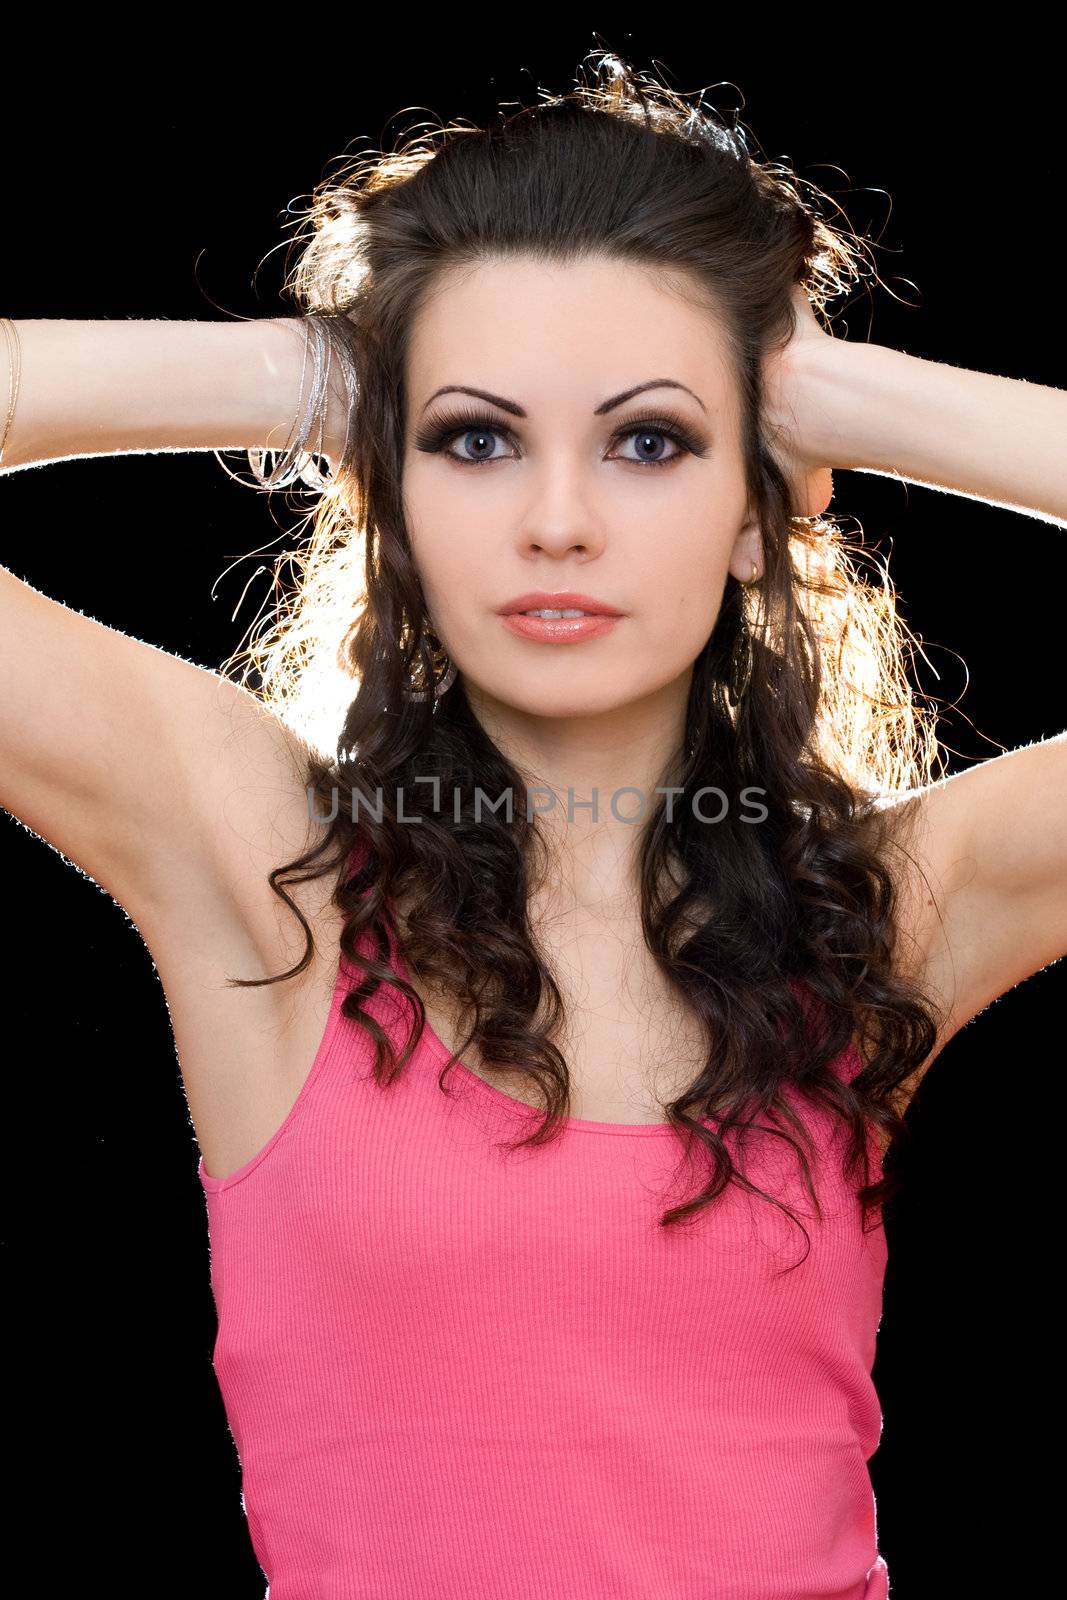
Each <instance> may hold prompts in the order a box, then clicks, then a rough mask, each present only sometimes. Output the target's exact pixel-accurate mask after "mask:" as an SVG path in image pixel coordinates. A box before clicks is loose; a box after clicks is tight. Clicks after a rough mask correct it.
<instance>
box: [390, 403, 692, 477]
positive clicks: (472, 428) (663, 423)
mask: <svg viewBox="0 0 1067 1600" xmlns="http://www.w3.org/2000/svg"><path fill="white" fill-rule="evenodd" d="M468 433H470V434H476V435H479V436H480V437H483V438H484V437H488V438H491V439H492V438H508V439H514V434H513V433H512V430H511V429H510V428H508V427H506V426H504V425H502V424H500V423H497V422H495V421H494V420H493V418H492V417H490V416H486V415H483V414H481V413H477V414H476V413H472V412H464V413H457V414H454V415H452V416H448V417H438V418H432V419H431V420H430V421H429V422H428V423H427V424H426V425H425V427H424V428H422V429H421V430H420V431H419V432H418V433H417V434H416V437H415V448H416V449H417V450H426V451H429V452H431V453H435V454H436V453H438V452H443V453H444V454H445V455H447V456H448V457H449V458H450V460H452V461H455V462H457V463H458V465H459V466H461V467H481V466H488V465H490V463H492V462H494V461H506V460H508V459H509V458H508V457H507V456H492V455H489V456H482V457H481V459H474V458H471V457H468V456H461V455H457V454H456V453H455V452H454V451H453V450H451V449H448V450H446V449H445V446H446V445H450V444H451V443H452V440H453V439H457V438H459V437H460V436H461V435H463V434H468ZM634 437H636V438H639V439H644V438H647V437H651V438H662V439H669V440H670V441H671V443H672V444H673V445H675V446H676V448H675V451H674V453H673V455H669V456H666V457H664V458H663V459H660V460H647V459H645V460H641V459H640V458H634V457H630V458H628V459H629V461H630V464H631V465H632V466H638V467H669V466H671V465H673V463H674V462H675V461H677V460H679V459H680V458H681V456H682V455H683V454H689V455H695V456H703V455H706V453H707V452H706V450H705V447H704V446H703V444H702V443H701V441H700V440H699V439H698V438H696V437H695V436H694V434H693V433H692V432H691V431H690V429H689V428H688V427H687V425H686V423H685V422H684V421H683V420H682V418H681V417H677V416H658V417H642V418H641V420H640V421H638V422H630V423H627V425H626V426H625V427H624V428H620V429H618V430H617V431H616V433H615V434H613V436H612V444H613V445H614V444H616V443H617V442H618V441H620V440H623V439H630V438H634Z"/></svg>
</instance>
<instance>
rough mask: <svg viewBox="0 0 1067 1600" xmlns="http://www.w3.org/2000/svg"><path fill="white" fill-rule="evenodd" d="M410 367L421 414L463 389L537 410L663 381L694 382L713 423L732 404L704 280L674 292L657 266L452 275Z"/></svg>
mask: <svg viewBox="0 0 1067 1600" xmlns="http://www.w3.org/2000/svg"><path fill="white" fill-rule="evenodd" d="M407 366H408V373H407V376H408V385H407V387H408V393H409V396H410V399H411V402H412V404H413V405H414V406H415V407H416V408H419V407H421V406H422V405H423V404H424V403H425V401H426V400H427V399H428V398H429V396H430V395H432V394H433V393H434V391H435V390H436V389H438V388H440V387H442V386H443V385H445V384H452V383H455V384H471V385H475V386H477V387H479V388H483V389H487V390H492V391H493V392H495V393H497V394H502V395H510V396H513V397H514V398H515V399H516V400H518V401H519V402H520V403H521V404H522V405H524V406H526V407H527V408H530V409H536V408H537V407H538V406H539V405H546V404H552V405H556V404H559V403H563V402H565V401H568V400H569V401H570V403H571V404H574V403H577V404H579V405H580V406H581V407H583V408H584V407H586V405H587V402H588V404H589V406H590V407H591V406H592V405H595V404H596V403H598V402H599V401H600V400H601V399H603V398H604V396H606V395H608V394H614V393H616V392H621V391H622V390H623V389H625V388H627V387H631V386H633V385H634V384H637V383H641V382H642V381H644V380H646V379H648V378H653V377H671V378H674V379H676V380H677V381H678V382H680V383H684V384H686V385H688V387H689V388H691V389H693V390H694V391H695V392H696V393H697V394H698V395H699V396H700V397H701V399H702V400H703V401H704V404H705V406H706V407H707V410H708V414H709V416H710V415H714V414H716V413H719V414H721V413H722V412H723V411H724V410H726V409H729V407H730V401H731V390H732V384H731V381H730V373H729V367H728V364H727V361H726V346H725V342H724V340H723V337H722V333H721V329H720V326H719V324H718V322H717V319H716V317H715V314H714V312H713V311H712V310H711V309H710V307H708V306H707V305H706V304H701V303H699V297H698V288H697V285H696V284H695V283H684V282H683V283H681V284H680V285H678V286H677V287H672V286H670V285H669V284H668V283H667V281H666V280H665V278H664V276H663V274H662V273H657V272H656V271H655V270H654V269H652V268H646V267H642V266H638V265H637V264H635V263H633V262H627V261H607V260H605V259H603V258H602V257H593V258H586V259H583V260H581V261H576V262H568V263H567V264H566V265H562V264H559V263H545V262H542V261H537V260H534V259H532V258H530V257H527V256H522V257H515V258H510V259H506V260H493V261H487V262H478V263H476V264H473V265H466V266H462V267H455V268H450V269H448V271H447V272H445V273H442V275H441V277H440V279H439V280H438V281H437V283H436V284H435V286H434V288H433V291H432V292H431V294H430V295H428V296H427V298H426V300H425V302H424V304H423V305H422V307H421V308H420V310H419V312H418V314H417V316H416V317H415V318H414V321H413V323H412V328H411V336H410V340H409V346H408V359H407ZM678 398H679V399H682V398H684V397H682V396H678ZM689 404H690V405H692V406H693V407H694V409H696V404H695V402H694V401H689Z"/></svg>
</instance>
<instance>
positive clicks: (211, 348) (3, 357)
mask: <svg viewBox="0 0 1067 1600" xmlns="http://www.w3.org/2000/svg"><path fill="white" fill-rule="evenodd" d="M14 327H15V331H16V333H17V339H18V346H19V347H20V348H21V371H20V372H19V373H18V399H17V404H16V406H15V411H14V415H13V417H12V419H11V424H10V427H9V428H8V432H7V440H6V443H5V444H4V447H3V451H2V454H0V477H2V476H3V474H4V473H7V472H10V471H13V470H17V469H18V468H20V467H29V466H38V465H43V464H44V463H45V462H48V461H62V460H69V459H70V458H71V457H78V456H90V455H130V454H138V453H141V454H143V453H147V452H152V451H159V450H168V451H173V450H251V449H264V450H277V451H281V450H284V449H285V448H286V445H287V442H288V439H289V436H290V434H291V432H292V431H293V427H294V422H295V420H296V418H297V412H298V405H299V402H300V400H301V396H302V393H303V392H306V390H307V388H308V387H309V386H310V381H311V373H310V364H309V362H308V356H307V349H306V345H307V341H306V339H305V336H304V330H303V324H302V319H300V318H296V317H278V318H271V317H265V318H261V319H254V320H252V321H250V322H135V321H126V322H114V321H112V322H104V321H100V322H64V321H56V320H52V319H41V320H30V321H18V322H16V323H15V324H14ZM4 334H7V335H8V337H7V338H5V337H3V335H4ZM13 362H15V363H16V364H17V362H18V351H17V350H16V349H15V347H14V345H13V343H12V341H11V339H10V330H6V329H5V330H0V435H2V433H3V420H4V418H5V417H6V415H7V410H8V405H7V402H8V394H9V377H10V373H11V365H12V363H13ZM302 379H303V380H304V386H305V387H304V390H302ZM345 412H346V405H345V399H344V394H343V388H342V386H341V384H340V383H339V381H338V379H337V376H336V374H335V375H334V376H333V377H332V379H331V384H330V397H329V403H328V413H327V415H326V417H325V419H324V430H323V451H322V453H323V455H324V456H325V457H326V458H327V460H329V461H331V462H334V461H336V460H337V459H338V458H339V456H340V453H341V449H342V447H343V444H344V438H345V424H346V420H347V419H346V414H345ZM315 437H317V435H316V436H315Z"/></svg>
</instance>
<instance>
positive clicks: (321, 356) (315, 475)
mask: <svg viewBox="0 0 1067 1600" xmlns="http://www.w3.org/2000/svg"><path fill="white" fill-rule="evenodd" d="M301 320H302V321H303V323H304V362H303V366H302V367H301V370H300V394H301V398H303V394H304V382H305V376H306V373H307V358H308V349H309V346H311V345H312V344H314V351H315V370H314V376H313V378H312V383H311V392H310V394H309V396H308V400H307V403H306V405H305V406H304V407H303V410H302V412H301V414H300V415H299V417H298V420H297V422H296V423H294V429H293V430H291V431H290V434H289V440H288V442H287V443H286V446H285V449H284V451H282V452H279V451H276V450H262V449H253V450H249V452H248V462H249V466H250V467H251V468H252V471H253V473H254V474H255V477H256V478H257V480H258V481H259V483H260V484H262V486H263V487H264V488H265V489H286V488H289V487H290V486H292V485H294V484H297V483H304V484H305V485H306V486H307V487H308V488H309V489H313V490H315V491H319V490H321V489H324V488H325V487H326V486H327V484H328V483H329V482H330V478H329V476H328V475H326V474H325V473H323V472H322V471H321V470H320V469H319V468H318V467H317V466H316V465H315V461H314V457H315V456H320V457H321V455H322V437H323V433H324V431H325V427H326V413H327V406H328V395H329V383H330V374H331V372H332V371H333V353H334V352H333V340H332V339H331V338H330V336H329V331H328V329H327V327H326V323H325V320H324V319H323V318H322V317H316V316H313V315H308V316H305V317H303V318H302V319H301ZM348 367H349V363H348V362H344V361H343V362H342V368H343V370H344V377H345V388H346V392H347V394H348V407H347V413H348V424H347V427H346V430H345V450H346V451H347V449H348V436H349V429H350V428H351V421H352V407H353V405H354V402H355V395H354V393H353V388H352V375H351V373H350V372H349V370H348ZM316 414H317V415H318V419H319V429H318V438H317V440H316V443H315V445H314V447H311V446H309V444H308V436H309V434H310V432H311V429H312V425H313V423H314V420H315V417H316ZM293 431H295V434H296V437H295V439H294V438H293ZM279 454H280V455H281V459H280V460H279V461H278V462H277V463H276V464H275V466H274V467H273V468H272V470H271V471H270V472H269V473H268V472H266V471H265V470H264V459H265V457H266V456H268V455H275V456H277V455H279Z"/></svg>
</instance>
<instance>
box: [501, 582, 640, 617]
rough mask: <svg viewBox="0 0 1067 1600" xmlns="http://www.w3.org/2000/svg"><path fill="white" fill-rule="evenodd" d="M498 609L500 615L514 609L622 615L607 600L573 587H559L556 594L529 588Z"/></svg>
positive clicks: (504, 614)
mask: <svg viewBox="0 0 1067 1600" xmlns="http://www.w3.org/2000/svg"><path fill="white" fill-rule="evenodd" d="M499 610H500V615H501V616H510V615H512V614H513V613H514V612H516V611H588V612H590V613H591V614H592V615H594V616H598V617H620V616H621V615H622V612H621V611H619V610H618V608H617V607H616V606H609V605H608V603H607V601H605V600H594V598H593V596H592V595H589V594H579V593H578V592H577V591H576V590H574V589H561V590H560V591H559V592H558V593H557V594H548V593H547V592H546V591H545V590H544V589H531V591H530V593H529V594H520V595H516V597H515V599H514V600H506V601H505V602H504V604H503V605H502V606H501V607H500V608H499ZM570 620H572V621H577V620H578V619H577V618H571V619H570Z"/></svg>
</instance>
